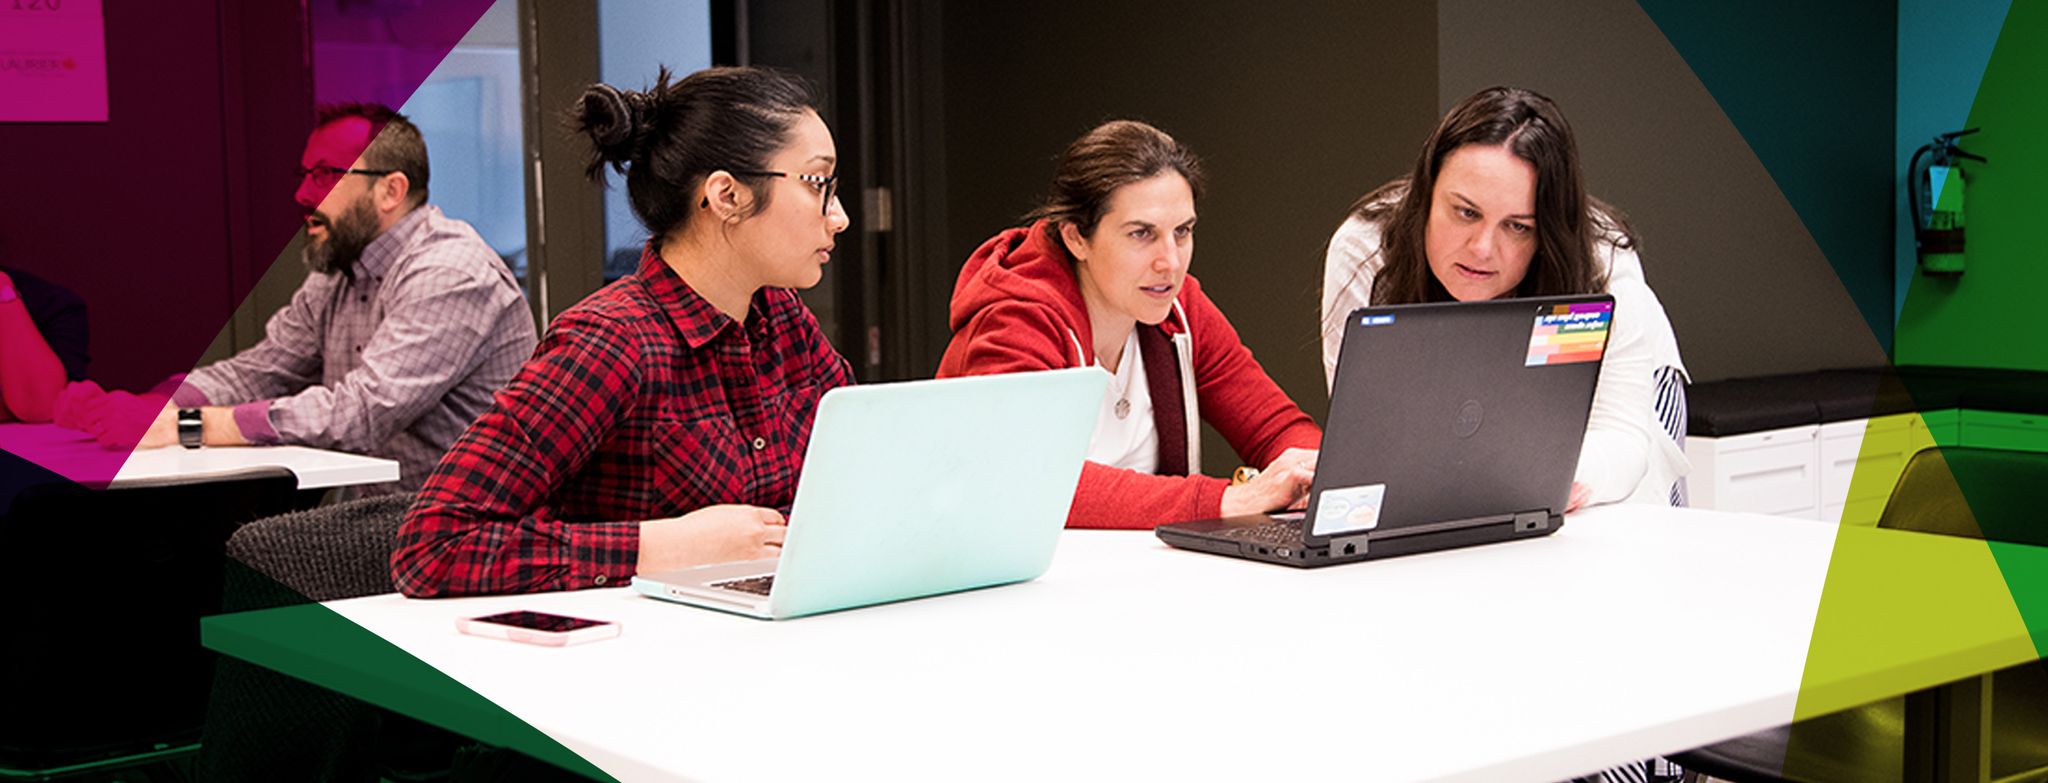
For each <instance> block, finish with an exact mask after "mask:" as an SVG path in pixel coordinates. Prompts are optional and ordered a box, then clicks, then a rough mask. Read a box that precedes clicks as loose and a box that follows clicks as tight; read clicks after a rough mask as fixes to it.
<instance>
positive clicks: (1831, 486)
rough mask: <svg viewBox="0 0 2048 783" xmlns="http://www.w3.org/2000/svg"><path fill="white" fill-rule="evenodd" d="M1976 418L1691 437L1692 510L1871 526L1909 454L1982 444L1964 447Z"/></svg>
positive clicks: (2003, 424)
mask: <svg viewBox="0 0 2048 783" xmlns="http://www.w3.org/2000/svg"><path fill="white" fill-rule="evenodd" d="M1978 414H1979V412H1977V411H1968V412H1963V413H1959V412H1958V411H1956V410H1954V409H1949V410H1940V411H1930V412H1928V413H1925V414H1918V413H1902V414H1897V415H1891V416H1879V417H1876V418H1874V419H1854V420H1851V421H1840V422H1832V423H1829V424H1819V425H1814V424H1806V425H1801V426H1797V427H1787V428H1784V429H1777V430H1767V431H1764V432H1753V433H1748V434H1744V435H1733V436H1729V437H1725V438H1703V437H1688V438H1686V439H1685V455H1686V457H1687V458H1688V459H1690V460H1691V461H1692V474H1691V475H1690V476H1689V477H1688V478H1687V479H1686V482H1687V487H1688V489H1689V490H1690V492H1691V495H1692V505H1693V507H1694V508H1711V509H1720V510H1724V511H1752V512H1757V513H1763V514H1776V515H1779V516H1789V517H1799V518H1802V519H1820V520H1826V521H1835V522H1844V523H1848V524H1862V525H1874V524H1876V523H1877V518H1878V515H1879V513H1881V512H1882V511H1883V510H1884V504H1885V501H1886V500H1887V499H1888V498H1890V497H1891V491H1892V485H1893V484H1895V483H1897V482H1898V478H1899V474H1901V473H1903V472H1904V471H1905V468H1906V461H1907V460H1909V459H1911V458H1912V456H1913V454H1914V453H1916V452H1918V451H1920V450H1921V449H1923V448H1927V447H1929V446H1934V445H1952V444H1961V445H1984V444H1979V443H1971V442H1969V438H1968V437H1967V435H1966V430H1967V428H1966V427H1964V426H1963V424H1962V422H1963V421H1965V420H1966V419H1965V417H1966V416H1971V415H1978ZM1998 415H1999V416H2010V414H1998ZM2035 421H2036V422H2039V423H2040V424H2041V425H2042V426H2041V428H2040V431H2039V432H2033V433H2030V434H2031V435H2032V437H2033V438H2034V439H2035V440H2034V442H2036V443H2039V444H2041V445H2040V450H2048V418H2043V417H2035ZM2016 426H2017V425H2015V424H2013V423H2012V422H2010V421H2007V420H2005V419H1995V420H1986V421H1984V422H1983V423H1982V424H1981V425H1980V429H1982V428H1984V427H1993V428H2003V429H1997V430H1996V431H1997V432H1999V433H2002V434H2003V433H2006V432H2007V430H2010V429H2012V428H2014V427H2016ZM2014 437H2018V436H2010V435H2008V436H2007V437H2006V440H2012V439H2013V438H2014ZM1990 447H1992V448H2009V446H1990Z"/></svg>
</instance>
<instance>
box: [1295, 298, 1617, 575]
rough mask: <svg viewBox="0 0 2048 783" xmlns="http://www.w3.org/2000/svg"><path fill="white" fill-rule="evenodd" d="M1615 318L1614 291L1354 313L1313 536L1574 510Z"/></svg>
mask: <svg viewBox="0 0 2048 783" xmlns="http://www.w3.org/2000/svg"><path fill="white" fill-rule="evenodd" d="M1613 321H1614V300H1613V298H1612V297H1610V296H1607V295H1605V294H1599V295H1586V296H1570V297H1546V298H1540V299H1504V300H1494V301H1487V302H1452V303H1442V304H1421V305H1396V306H1385V307H1367V308H1361V309H1359V310H1357V311H1354V312H1353V313H1352V314H1351V315H1350V317H1349V320H1348V321H1347V323H1346V325H1345V331H1344V344H1343V347H1342V349H1341V351H1340V352H1339V354H1338V361H1337V372H1336V378H1335V381H1334V383H1333V384H1332V387H1331V390H1330V415H1329V425H1328V426H1327V427H1326V428H1325V429H1324V435H1323V446H1322V453H1321V456H1320V457H1318V459H1317V466H1316V477H1315V481H1314V482H1313V486H1312V487H1311V489H1310V495H1309V509H1308V516H1307V520H1308V524H1307V525H1306V528H1307V529H1306V533H1307V535H1308V537H1309V539H1310V540H1311V542H1312V543H1317V544H1321V543H1326V542H1327V539H1328V538H1330V537H1332V536H1349V535H1356V534H1360V533H1369V534H1373V535H1381V534H1385V533H1388V532H1392V531H1398V530H1402V529H1404V528H1418V527H1422V526H1432V525H1437V524H1441V523H1447V522H1456V521H1464V520H1475V519H1481V518H1493V517H1500V518H1505V519H1511V518H1512V517H1513V516H1514V515H1515V514H1517V513H1523V512H1529V511H1535V510H1544V511H1548V512H1550V513H1562V512H1563V510H1564V505H1565V502H1566V500H1567V498H1569V497H1570V494H1571V479H1572V474H1573V472H1574V471H1575V470H1576V468H1577V466H1578V458H1579V448H1580V444H1581V442H1582V441H1583V439H1584V437H1585V429H1586V419H1587V415H1588V413H1589V412H1590V411H1591V408H1592V402H1593V390H1594V387H1595V384H1596V382H1597V380H1598V377H1599V373H1600V368H1601V362H1602V359H1603V358H1604V357H1605V352H1606V347H1607V341H1608V336H1609V333H1610V330H1611V327H1612V324H1613Z"/></svg>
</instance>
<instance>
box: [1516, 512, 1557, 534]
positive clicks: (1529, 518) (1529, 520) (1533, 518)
mask: <svg viewBox="0 0 2048 783" xmlns="http://www.w3.org/2000/svg"><path fill="white" fill-rule="evenodd" d="M1547 527H1550V510H1549V509H1537V510H1535V511H1517V512H1515V532H1517V533H1527V532H1529V531H1531V530H1542V529H1544V528H1547Z"/></svg>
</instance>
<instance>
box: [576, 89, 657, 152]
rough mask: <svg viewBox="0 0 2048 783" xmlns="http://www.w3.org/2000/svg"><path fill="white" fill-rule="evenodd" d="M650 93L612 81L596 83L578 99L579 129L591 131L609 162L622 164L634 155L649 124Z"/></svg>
mask: <svg viewBox="0 0 2048 783" xmlns="http://www.w3.org/2000/svg"><path fill="white" fill-rule="evenodd" d="M646 107H647V96H645V95H641V94H640V93H637V92H624V91H621V90H619V88H617V87H613V86H611V85H609V84H593V85H591V86H590V88H589V89H586V90H584V91H583V97H582V99H581V100H579V101H578V102H577V107H576V114H577V117H576V119H577V124H578V126H579V127H578V129H579V130H581V131H583V132H584V133H586V134H589V136H590V140H591V142H592V143H593V144H594V145H595V146H596V148H597V153H598V156H599V157H600V158H602V160H603V161H604V162H606V163H611V164H612V165H614V166H622V165H623V164H625V163H626V161H628V160H631V159H632V157H633V149H634V147H635V146H636V145H635V144H634V141H635V140H636V139H638V138H640V136H641V135H642V132H643V129H644V128H645V126H646V117H647V110H646Z"/></svg>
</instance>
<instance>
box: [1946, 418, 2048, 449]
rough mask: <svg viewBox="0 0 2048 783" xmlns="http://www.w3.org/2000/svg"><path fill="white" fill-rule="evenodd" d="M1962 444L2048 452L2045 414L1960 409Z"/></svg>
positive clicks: (2047, 430)
mask: <svg viewBox="0 0 2048 783" xmlns="http://www.w3.org/2000/svg"><path fill="white" fill-rule="evenodd" d="M1961 429H1962V443H1963V445H1965V446H1977V447H1980V448H1986V449H2011V450H2013V451H2048V416H2042V415H2039V414H2033V413H2003V412H2000V411H1971V410H1966V411H1963V414H1962V421H1961Z"/></svg>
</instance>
